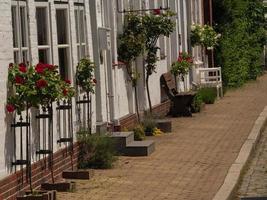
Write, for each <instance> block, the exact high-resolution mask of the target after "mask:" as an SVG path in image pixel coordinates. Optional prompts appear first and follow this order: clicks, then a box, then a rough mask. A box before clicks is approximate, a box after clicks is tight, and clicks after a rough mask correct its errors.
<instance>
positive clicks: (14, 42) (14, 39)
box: [11, 6, 18, 47]
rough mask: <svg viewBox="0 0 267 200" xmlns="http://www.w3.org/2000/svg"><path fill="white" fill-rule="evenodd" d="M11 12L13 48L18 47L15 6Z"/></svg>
mask: <svg viewBox="0 0 267 200" xmlns="http://www.w3.org/2000/svg"><path fill="white" fill-rule="evenodd" d="M11 12H12V30H13V47H18V29H17V9H16V7H15V6H12V8H11Z"/></svg>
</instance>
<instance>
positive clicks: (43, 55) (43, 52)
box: [38, 49, 50, 63]
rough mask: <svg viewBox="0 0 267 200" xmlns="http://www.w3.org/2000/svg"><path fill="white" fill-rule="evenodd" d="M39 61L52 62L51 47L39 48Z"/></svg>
mask: <svg viewBox="0 0 267 200" xmlns="http://www.w3.org/2000/svg"><path fill="white" fill-rule="evenodd" d="M38 55H39V62H41V63H50V60H49V49H39V51H38Z"/></svg>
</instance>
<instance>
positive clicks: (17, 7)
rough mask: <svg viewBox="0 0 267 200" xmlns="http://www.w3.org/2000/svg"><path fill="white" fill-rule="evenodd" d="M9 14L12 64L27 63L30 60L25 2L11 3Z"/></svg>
mask: <svg viewBox="0 0 267 200" xmlns="http://www.w3.org/2000/svg"><path fill="white" fill-rule="evenodd" d="M11 13H12V32H13V53H14V63H21V62H23V63H28V62H29V60H30V58H29V38H28V16H27V7H26V2H24V1H23V2H22V1H12V5H11Z"/></svg>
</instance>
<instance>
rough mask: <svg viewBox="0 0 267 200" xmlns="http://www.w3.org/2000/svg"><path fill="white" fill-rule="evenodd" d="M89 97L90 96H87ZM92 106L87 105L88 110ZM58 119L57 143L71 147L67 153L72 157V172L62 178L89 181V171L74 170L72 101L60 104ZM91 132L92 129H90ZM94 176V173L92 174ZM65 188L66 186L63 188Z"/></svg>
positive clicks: (65, 173) (67, 172)
mask: <svg viewBox="0 0 267 200" xmlns="http://www.w3.org/2000/svg"><path fill="white" fill-rule="evenodd" d="M87 97H88V96H87ZM82 102H83V103H86V104H88V103H89V102H90V101H87V100H86V99H84V100H83V101H82ZM89 107H90V106H88V105H87V108H89ZM56 109H57V118H58V135H59V139H58V141H57V143H58V144H59V145H61V144H62V143H65V144H66V145H69V148H67V151H68V150H69V152H70V156H71V167H72V168H71V170H68V171H63V173H62V178H65V179H87V180H88V179H89V178H90V177H91V176H92V175H91V176H90V173H89V171H78V170H74V164H73V154H74V149H73V124H72V122H73V117H72V104H71V99H70V100H69V101H68V102H67V101H65V100H64V101H63V102H58V106H57V108H56ZM89 130H90V129H89ZM91 174H92V173H91ZM55 187H58V186H55ZM63 187H65V186H63Z"/></svg>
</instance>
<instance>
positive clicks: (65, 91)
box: [63, 88, 68, 96]
mask: <svg viewBox="0 0 267 200" xmlns="http://www.w3.org/2000/svg"><path fill="white" fill-rule="evenodd" d="M63 95H64V96H67V95H68V90H67V89H66V88H64V89H63Z"/></svg>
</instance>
